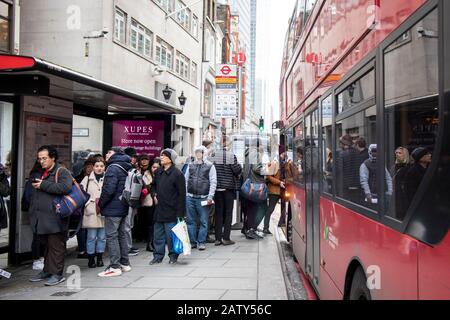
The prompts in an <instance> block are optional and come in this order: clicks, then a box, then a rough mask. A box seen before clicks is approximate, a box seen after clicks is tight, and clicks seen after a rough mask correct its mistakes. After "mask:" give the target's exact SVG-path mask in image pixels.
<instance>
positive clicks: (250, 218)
mask: <svg viewBox="0 0 450 320" xmlns="http://www.w3.org/2000/svg"><path fill="white" fill-rule="evenodd" d="M263 154H264V149H262V148H259V149H258V150H257V152H255V153H252V152H251V150H250V149H248V150H247V152H246V156H247V157H246V159H247V160H246V162H245V164H244V166H241V164H239V163H238V160H237V157H236V155H235V154H233V152H232V151H231V141H230V139H228V138H227V137H224V139H223V140H222V142H221V144H220V146H217V147H216V146H215V145H214V144H213V143H212V142H211V141H205V142H204V143H203V145H202V146H200V147H198V148H196V149H195V150H194V153H193V155H192V156H191V157H189V158H188V160H187V162H186V163H185V165H184V166H183V168H182V169H181V170H180V169H178V167H177V166H176V164H177V159H178V155H177V153H176V152H175V151H174V150H172V149H165V150H163V151H162V152H161V154H160V156H159V157H156V158H154V159H151V158H150V157H149V156H148V155H146V154H141V155H138V154H136V151H135V150H134V149H133V148H127V149H122V148H119V147H117V148H116V147H113V148H111V149H110V150H108V151H107V153H106V155H105V156H104V157H103V156H102V155H101V154H96V155H91V156H89V157H87V158H85V159H83V160H84V163H83V165H82V166H80V165H78V167H77V168H76V169H77V170H76V171H77V172H73V171H75V170H73V171H72V172H71V171H69V170H68V169H67V168H65V167H64V166H62V165H61V164H59V162H58V152H57V150H56V149H55V148H54V147H52V146H43V147H41V148H39V150H38V151H37V160H36V162H35V164H34V166H33V169H32V170H31V172H30V174H29V178H28V180H27V183H26V187H25V190H24V194H23V197H22V209H23V210H24V211H28V212H29V214H30V217H31V226H32V229H33V232H34V238H33V244H32V251H33V258H34V263H33V269H35V270H40V271H41V272H40V273H39V274H37V275H36V276H34V277H32V278H31V279H30V281H32V282H39V281H46V283H45V285H47V286H53V285H56V284H59V283H61V282H63V281H65V278H64V274H63V272H64V259H65V254H66V241H67V226H68V221H67V220H66V219H61V218H59V217H58V215H56V214H55V209H54V207H53V199H54V198H55V197H56V196H59V195H67V194H68V193H69V192H70V190H71V188H72V185H73V183H79V184H80V186H81V188H82V189H83V190H84V191H85V192H86V193H87V195H88V197H89V200H88V201H87V203H86V205H85V207H84V208H83V219H82V228H81V229H80V230H79V231H78V234H77V240H78V250H79V255H78V258H87V260H88V261H87V265H88V267H89V268H98V267H104V266H105V263H104V261H103V260H104V257H103V255H104V253H105V251H106V249H107V250H108V253H109V255H108V256H109V263H108V264H107V268H106V269H105V270H104V271H102V272H100V273H99V274H98V276H99V277H115V276H120V275H121V274H122V273H124V272H130V271H131V270H132V267H131V264H130V258H129V257H130V256H133V255H137V254H139V250H138V249H137V248H134V247H133V240H138V241H145V242H146V243H147V246H146V249H147V251H149V252H153V259H152V260H151V261H150V263H149V264H150V265H155V264H160V263H162V261H163V258H164V257H165V255H166V248H167V249H168V252H167V253H168V256H169V264H176V263H177V261H178V253H177V252H175V250H174V248H173V244H172V231H171V230H172V229H173V228H174V227H175V225H176V224H177V223H178V222H179V221H181V220H185V221H186V224H187V226H188V232H189V238H190V241H191V249H198V250H199V251H204V250H207V244H208V243H211V244H214V245H215V246H222V245H223V246H231V245H234V244H235V242H234V241H233V240H232V239H231V229H232V221H233V210H234V203H235V200H236V196H237V191H239V190H240V188H241V186H242V185H243V183H244V182H245V181H246V180H249V181H251V183H254V184H261V185H264V186H266V187H267V197H266V198H264V199H263V201H254V199H250V198H248V199H246V198H243V199H241V204H242V213H243V215H244V219H243V220H244V223H243V225H244V226H243V228H242V234H243V235H244V236H245V237H246V238H247V239H249V240H255V239H262V238H263V237H264V236H265V235H270V234H271V232H270V230H269V226H270V220H271V215H272V213H273V212H274V209H275V206H276V204H277V203H278V202H279V200H280V199H281V202H282V218H281V219H280V225H283V224H284V223H285V219H286V213H285V207H286V206H285V203H284V197H283V194H284V190H285V179H286V167H287V163H286V161H285V160H284V159H285V153H284V151H283V152H282V154H281V156H280V161H278V159H277V160H274V161H271V162H270V163H268V164H266V165H263V163H262V158H263ZM250 158H252V159H251V160H250ZM73 177H75V178H73ZM130 177H132V179H135V178H136V179H137V180H136V181H139V190H140V191H139V192H140V199H139V201H138V202H139V203H138V205H130V204H129V203H127V201H124V196H123V195H124V190H125V191H126V190H127V189H126V188H127V187H128V186H126V184H127V183H128V181H134V180H129V179H130ZM69 219H70V218H69ZM263 221H264V228H263V230H261V229H258V226H259V225H260V224H261V223H262V222H263ZM212 237H213V238H214V239H212Z"/></svg>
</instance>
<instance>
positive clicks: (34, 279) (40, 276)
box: [30, 271, 52, 282]
mask: <svg viewBox="0 0 450 320" xmlns="http://www.w3.org/2000/svg"><path fill="white" fill-rule="evenodd" d="M51 276H52V275H51V274H50V273H48V272H45V271H42V272H40V273H39V274H37V275H35V276H33V277H31V278H30V282H39V281H43V280H47V279H49V278H50V277H51Z"/></svg>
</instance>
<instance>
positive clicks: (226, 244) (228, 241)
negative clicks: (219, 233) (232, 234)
mask: <svg viewBox="0 0 450 320" xmlns="http://www.w3.org/2000/svg"><path fill="white" fill-rule="evenodd" d="M222 244H223V245H224V246H232V245H234V244H236V242H234V241H232V240H222Z"/></svg>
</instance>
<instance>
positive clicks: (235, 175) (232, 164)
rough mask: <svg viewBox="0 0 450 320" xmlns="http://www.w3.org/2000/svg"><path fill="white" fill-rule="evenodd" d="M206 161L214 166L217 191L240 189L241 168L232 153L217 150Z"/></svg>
mask: <svg viewBox="0 0 450 320" xmlns="http://www.w3.org/2000/svg"><path fill="white" fill-rule="evenodd" d="M208 160H209V161H211V162H212V163H213V164H214V167H215V169H216V174H217V189H218V190H222V189H225V190H237V189H239V188H240V185H239V176H240V175H241V173H242V166H241V165H240V164H239V162H238V161H237V157H236V156H235V155H234V154H233V153H232V152H230V151H224V150H217V151H215V152H214V153H213V154H212V156H211V157H210V158H209V159H208Z"/></svg>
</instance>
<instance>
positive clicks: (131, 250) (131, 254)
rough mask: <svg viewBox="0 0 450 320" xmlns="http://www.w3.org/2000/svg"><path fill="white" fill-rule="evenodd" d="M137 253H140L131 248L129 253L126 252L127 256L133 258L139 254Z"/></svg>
mask: <svg viewBox="0 0 450 320" xmlns="http://www.w3.org/2000/svg"><path fill="white" fill-rule="evenodd" d="M139 252H140V251H139V249H136V248H131V249H130V252H128V255H129V256H130V257H135V256H137V255H138V254H139Z"/></svg>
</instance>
